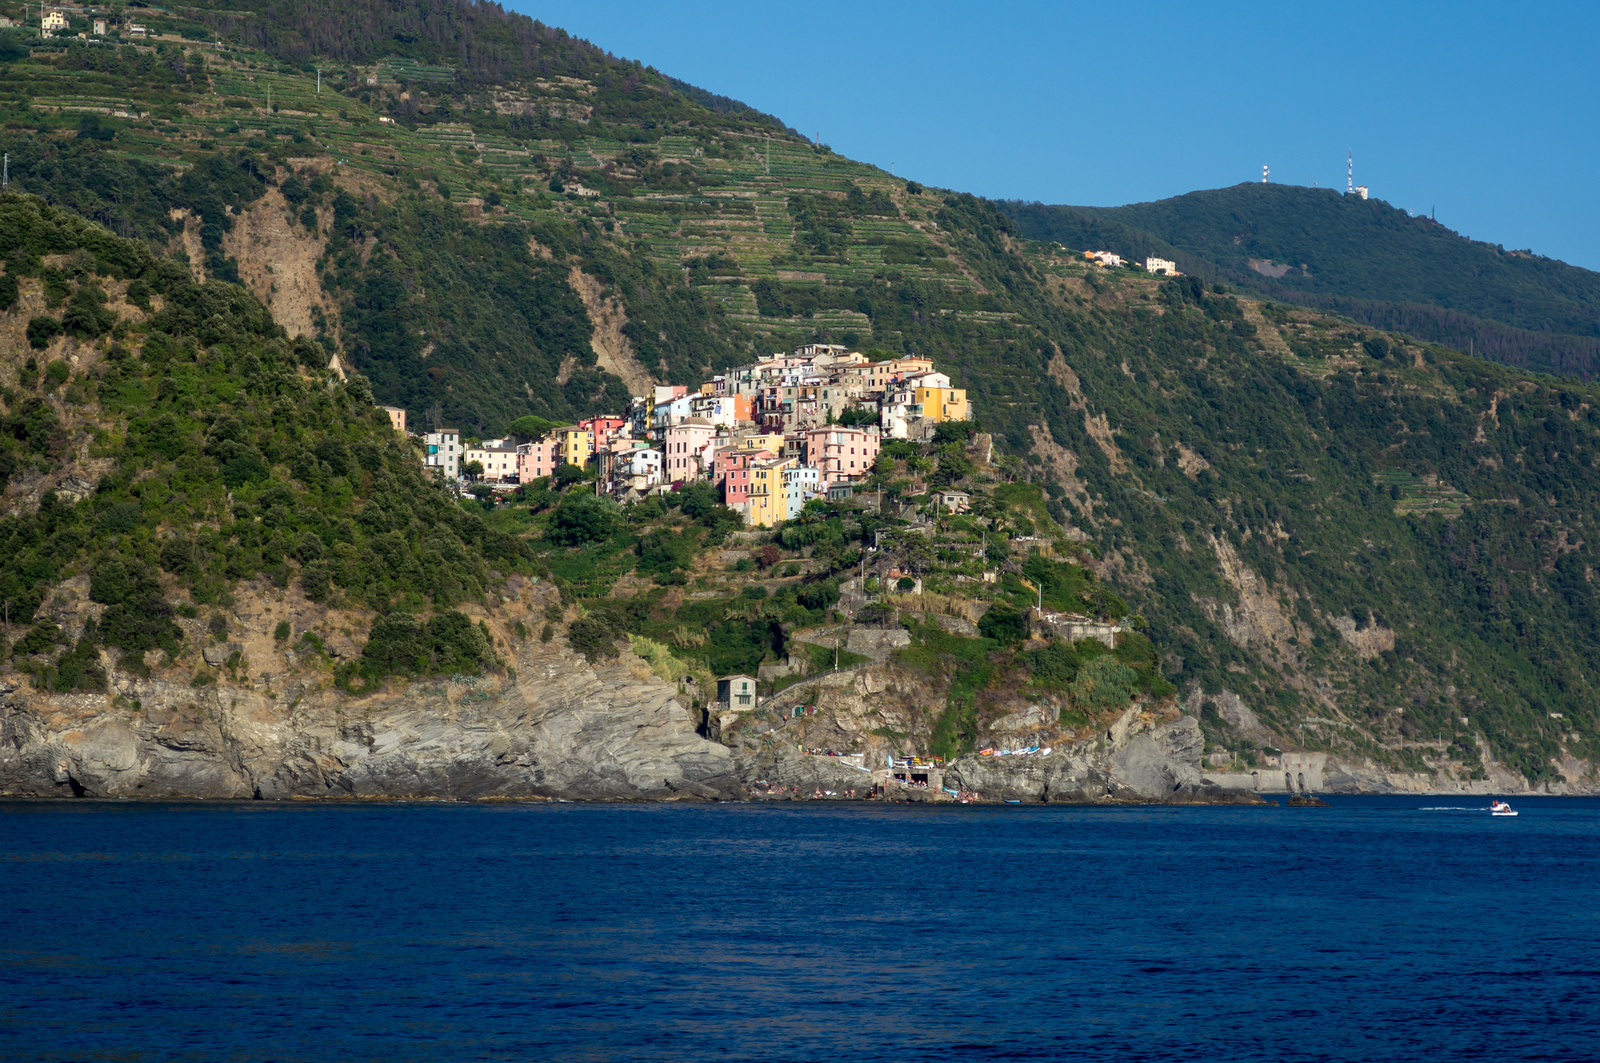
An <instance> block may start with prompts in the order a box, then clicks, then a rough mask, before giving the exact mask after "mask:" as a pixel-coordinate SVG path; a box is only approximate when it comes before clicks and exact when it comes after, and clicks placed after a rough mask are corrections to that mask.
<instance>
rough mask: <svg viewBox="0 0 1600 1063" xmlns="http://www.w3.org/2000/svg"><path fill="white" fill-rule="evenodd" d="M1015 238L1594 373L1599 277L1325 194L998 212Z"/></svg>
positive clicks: (1304, 191)
mask: <svg viewBox="0 0 1600 1063" xmlns="http://www.w3.org/2000/svg"><path fill="white" fill-rule="evenodd" d="M999 207H1000V208H1001V209H1002V210H1004V211H1005V212H1006V213H1007V215H1009V216H1010V217H1011V218H1013V219H1015V221H1016V223H1017V225H1018V226H1019V228H1020V230H1021V231H1022V233H1023V234H1024V235H1026V236H1028V237H1029V238H1030V239H1034V240H1049V241H1054V242H1058V243H1062V244H1065V245H1066V246H1067V247H1071V248H1076V249H1082V250H1110V251H1116V252H1118V253H1119V254H1121V255H1123V257H1124V258H1126V259H1129V260H1142V259H1143V258H1144V257H1145V256H1147V255H1158V256H1160V257H1163V258H1173V259H1175V260H1176V261H1177V262H1178V265H1179V268H1181V269H1183V270H1184V271H1185V272H1189V273H1195V274H1198V275H1199V276H1201V277H1202V278H1204V279H1205V280H1207V281H1226V282H1227V283H1229V284H1232V285H1236V286H1238V287H1241V288H1244V289H1246V290H1249V291H1254V292H1258V293H1260V294H1262V295H1266V296H1269V297H1271V298H1275V299H1282V300H1286V301H1290V302H1297V303H1301V304H1304V305H1307V306H1313V307H1318V308H1321V309H1325V310H1330V311H1333V312H1336V313H1340V314H1344V315H1346V316H1347V317H1350V318H1353V319H1354V320H1357V321H1360V322H1362V323H1363V324H1366V325H1370V326H1373V327H1376V328H1383V329H1393V330H1396V331H1403V332H1406V333H1408V334H1410V335H1412V336H1414V337H1416V338H1417V339H1419V340H1421V341H1423V342H1426V343H1443V344H1447V345H1449V346H1452V347H1456V348H1458V349H1461V350H1465V349H1467V348H1468V347H1469V346H1470V347H1471V348H1472V349H1473V350H1474V351H1476V352H1477V353H1478V354H1481V355H1483V356H1484V357H1488V358H1493V359H1495V360H1496V361H1501V362H1505V363H1506V364H1508V365H1516V366H1523V367H1526V368H1529V369H1536V370H1540V371H1543V372H1554V373H1575V374H1578V375H1580V376H1584V377H1587V378H1593V377H1595V376H1596V375H1597V374H1600V319H1597V318H1596V315H1595V311H1594V308H1595V306H1596V304H1597V303H1600V274H1596V273H1593V272H1590V271H1589V270H1585V269H1579V268H1577V267H1574V266H1569V265H1567V264H1565V263H1563V262H1559V261H1556V260H1555V259H1550V258H1545V257H1543V256H1540V255H1535V254H1534V253H1533V252H1531V251H1507V250H1506V249H1505V248H1504V247H1500V246H1498V245H1495V244H1486V243H1482V242H1480V241H1476V240H1469V239H1467V238H1465V237H1463V236H1461V235H1459V234H1457V233H1455V232H1452V231H1451V230H1450V229H1448V228H1446V227H1445V226H1443V225H1440V224H1439V223H1437V222H1435V221H1434V220H1433V219H1432V218H1427V217H1413V216H1411V215H1409V214H1408V213H1406V212H1405V211H1403V210H1400V209H1397V208H1395V207H1392V206H1390V205H1389V204H1387V203H1384V202H1383V201H1382V200H1378V199H1366V200H1364V199H1360V198H1358V197H1356V196H1346V195H1341V194H1339V193H1338V192H1335V191H1334V190H1332V189H1314V188H1300V187H1297V186H1293V185H1278V184H1258V183H1254V182H1252V183H1248V184H1239V185H1234V186H1233V187H1231V188H1218V189H1210V190H1207V191H1203V192H1191V193H1189V194H1188V195H1183V196H1176V197H1174V198H1172V199H1163V200H1159V201H1157V202H1154V203H1135V204H1132V205H1129V206H1126V207H1054V206H1043V205H1041V204H1038V203H1020V202H1006V203H1001V204H999Z"/></svg>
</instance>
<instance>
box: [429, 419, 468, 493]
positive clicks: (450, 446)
mask: <svg viewBox="0 0 1600 1063" xmlns="http://www.w3.org/2000/svg"><path fill="white" fill-rule="evenodd" d="M422 442H423V443H424V444H426V446H427V449H428V454H427V457H426V458H425V459H424V460H423V464H424V465H426V466H427V467H428V468H430V469H438V470H439V471H440V474H441V475H442V476H443V477H444V478H445V479H446V480H459V479H461V460H462V459H461V454H462V450H461V429H459V428H441V429H439V430H438V431H437V432H429V433H428V434H427V435H425V436H423V437H422Z"/></svg>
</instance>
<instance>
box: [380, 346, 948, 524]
mask: <svg viewBox="0 0 1600 1063" xmlns="http://www.w3.org/2000/svg"><path fill="white" fill-rule="evenodd" d="M384 409H385V410H386V411H388V413H389V417H390V421H391V423H392V424H393V425H394V426H395V428H397V429H399V430H401V431H405V430H406V426H407V423H408V415H407V412H406V411H405V410H401V409H398V408H396V407H384ZM970 418H971V410H970V407H969V406H968V404H967V393H966V390H965V389H963V388H956V387H952V386H951V383H950V378H949V377H948V376H947V375H946V374H944V373H940V372H936V371H935V370H934V367H933V361H932V359H929V358H919V357H915V356H909V355H908V356H904V357H899V358H886V359H881V360H876V361H875V360H873V359H871V358H869V357H868V356H867V355H865V354H862V353H861V352H859V351H851V350H847V349H846V348H845V347H843V346H840V345H836V344H809V345H806V346H803V347H800V348H798V349H796V350H795V351H794V352H793V353H791V354H787V355H785V354H774V355H773V356H772V357H771V358H769V359H766V360H765V361H761V362H757V363H755V364H754V365H747V366H742V367H739V368H737V369H733V370H731V371H729V372H727V373H725V374H721V375H718V376H715V377H713V378H712V379H710V380H708V381H706V382H705V383H703V384H701V385H700V387H699V388H697V389H692V388H690V387H688V386H687V385H663V386H659V387H657V388H655V389H654V391H653V392H652V393H651V394H650V395H640V396H636V397H634V399H633V402H632V404H631V405H630V406H629V408H628V409H627V410H626V411H624V412H622V413H621V414H618V415H612V416H598V417H589V418H585V419H584V420H581V421H579V422H577V423H576V424H571V425H562V426H557V427H553V428H551V429H549V430H548V431H546V432H544V433H542V434H541V435H540V436H539V437H538V438H536V439H531V440H526V441H521V440H518V439H515V438H501V439H487V440H474V439H468V438H464V437H463V434H462V432H461V431H460V430H459V429H456V428H450V427H444V426H440V427H437V428H435V429H433V430H431V431H426V432H424V433H422V434H421V435H419V436H417V437H414V438H415V439H416V441H417V446H419V447H420V448H422V449H423V451H424V454H425V456H424V459H423V460H424V464H425V465H426V467H427V468H428V469H430V470H431V471H433V472H434V473H435V474H436V475H438V476H440V477H442V478H443V479H445V480H446V481H449V482H451V483H457V484H461V483H467V484H471V485H474V486H478V490H477V491H476V492H475V493H479V494H482V495H484V496H485V497H488V496H490V495H491V494H495V493H501V494H503V493H509V492H510V491H512V490H514V489H515V488H517V487H519V486H521V485H523V484H532V483H534V482H535V481H538V480H540V479H543V478H546V477H555V478H558V479H563V480H565V481H568V482H571V481H576V480H578V479H581V478H592V479H593V480H594V482H595V490H596V493H597V494H601V495H607V496H610V497H612V498H614V499H616V500H617V501H618V502H622V503H624V504H626V503H630V502H636V501H638V500H640V499H642V498H646V497H649V496H651V495H655V494H661V493H663V492H667V491H672V490H676V489H678V488H681V487H683V486H684V485H687V484H690V483H695V482H698V481H705V482H708V483H710V484H711V485H712V486H713V487H714V488H716V489H717V491H719V492H720V493H721V496H722V497H721V500H722V502H723V504H724V505H726V506H728V507H729V508H730V509H733V510H734V511H735V512H737V513H738V514H739V515H740V516H742V517H743V518H744V519H745V522H746V523H748V524H750V525H753V526H755V527H762V528H770V527H774V526H775V525H778V524H781V523H783V522H784V521H786V520H789V519H791V518H792V517H794V516H795V515H797V514H798V513H799V512H800V511H801V509H802V508H803V507H804V506H805V504H806V503H807V502H808V501H810V500H811V499H813V498H828V499H831V500H834V501H838V500H840V499H844V498H849V497H850V496H851V495H852V494H853V492H854V490H855V485H856V484H859V483H860V482H861V481H862V480H864V479H866V477H867V476H868V474H869V473H870V472H871V470H872V467H873V464H874V462H876V461H877V459H878V454H879V450H880V448H881V447H882V445H883V442H884V441H885V440H892V439H900V440H908V441H912V442H920V441H926V440H930V439H932V438H933V437H934V435H935V434H936V433H937V431H938V427H939V425H941V424H945V423H948V422H960V421H968V420H970ZM480 485H481V486H480ZM937 501H939V502H940V504H942V505H944V506H946V508H950V509H959V508H965V506H964V504H965V499H964V497H962V496H961V494H960V493H959V492H947V493H945V494H943V495H941V497H940V499H938V500H937Z"/></svg>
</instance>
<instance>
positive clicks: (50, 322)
mask: <svg viewBox="0 0 1600 1063" xmlns="http://www.w3.org/2000/svg"><path fill="white" fill-rule="evenodd" d="M59 335H61V322H59V321H57V320H56V319H55V318H53V317H49V316H47V315H42V314H41V315H40V316H38V317H35V318H31V319H30V320H29V321H28V345H29V346H30V347H32V348H34V349H35V350H41V351H42V350H44V349H45V348H46V347H48V346H50V341H51V340H53V339H55V338H56V337H57V336H59Z"/></svg>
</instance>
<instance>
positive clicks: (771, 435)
mask: <svg viewBox="0 0 1600 1063" xmlns="http://www.w3.org/2000/svg"><path fill="white" fill-rule="evenodd" d="M737 449H739V450H766V451H771V452H772V453H774V454H782V453H783V433H782V432H764V433H762V434H760V435H753V436H744V437H742V438H741V439H740V440H739V442H738V445H737Z"/></svg>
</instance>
